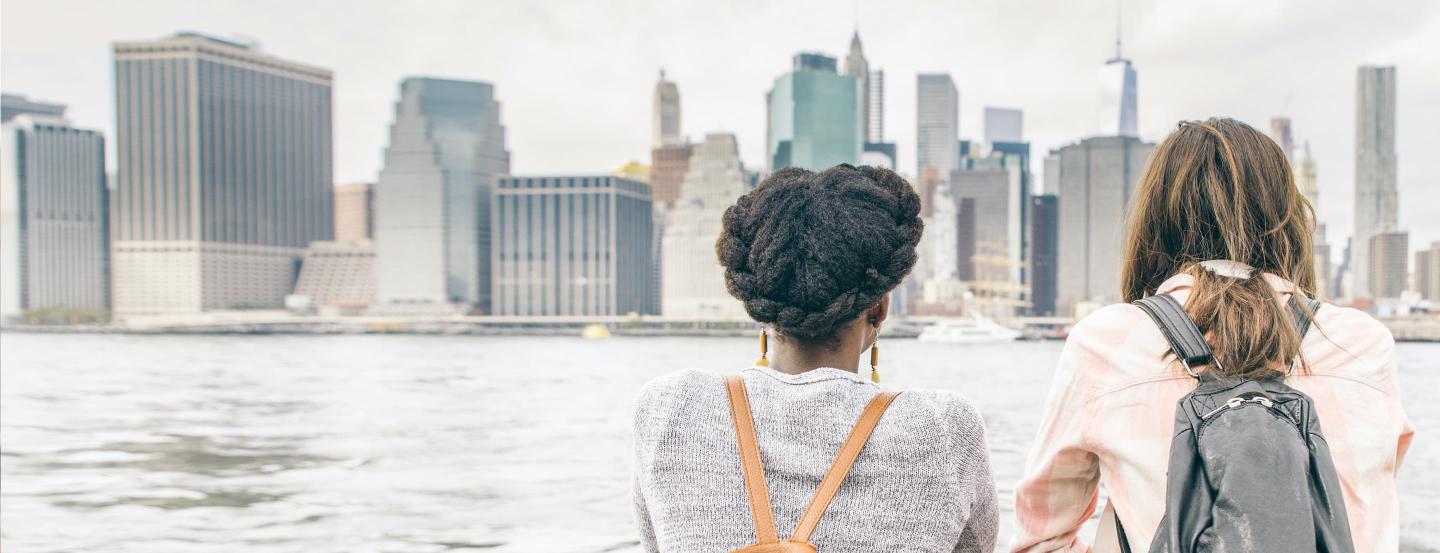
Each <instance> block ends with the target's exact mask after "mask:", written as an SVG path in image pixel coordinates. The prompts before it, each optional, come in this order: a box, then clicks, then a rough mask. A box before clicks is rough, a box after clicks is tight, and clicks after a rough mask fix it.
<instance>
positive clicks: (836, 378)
mask: <svg viewBox="0 0 1440 553" xmlns="http://www.w3.org/2000/svg"><path fill="white" fill-rule="evenodd" d="M919 213H920V197H919V196H918V195H916V193H915V191H914V190H913V189H912V188H911V187H910V184H909V183H907V182H905V180H904V179H902V178H900V176H899V175H896V174H895V173H893V172H891V171H889V170H886V169H882V168H872V167H852V166H849V165H839V166H836V167H833V168H831V169H828V170H825V171H822V172H819V173H815V172H811V171H806V170H803V169H796V168H786V169H781V170H779V171H777V172H775V173H774V174H772V175H770V176H769V178H766V179H765V181H764V182H762V183H760V186H758V187H757V188H756V189H755V190H754V191H752V192H750V193H749V194H746V195H745V196H743V197H741V198H740V199H739V200H738V201H737V202H736V203H735V205H733V206H731V207H730V208H729V209H727V210H726V211H725V216H724V222H723V227H724V228H723V229H722V230H721V234H720V237H719V240H717V241H716V243H715V250H716V254H717V255H718V257H719V260H720V265H721V266H722V267H723V268H724V271H725V284H726V287H727V288H728V289H729V291H730V294H731V295H733V296H735V298H736V299H738V300H740V301H741V302H742V303H743V304H744V306H745V311H746V312H747V313H749V314H750V317H751V318H753V319H755V320H756V321H757V322H759V323H761V324H762V325H764V328H765V329H767V330H768V331H762V334H761V339H760V344H761V354H760V359H759V360H758V361H756V363H755V365H754V366H752V367H750V368H747V369H744V370H742V371H740V373H739V374H732V375H730V376H722V375H718V374H713V373H708V372H702V371H699V370H686V371H681V372H677V373H673V374H670V375H666V376H663V377H660V378H658V379H656V380H654V381H652V382H651V383H649V384H648V385H647V386H646V387H645V389H644V391H643V392H642V393H641V396H640V399H639V401H638V406H637V409H636V413H635V436H636V441H635V444H636V469H635V506H636V511H637V517H638V523H639V526H640V530H641V532H640V534H641V541H642V543H643V544H644V546H645V548H646V550H647V551H683V552H726V551H735V550H739V549H741V548H745V549H744V551H766V552H772V553H782V552H806V553H813V552H814V551H816V550H818V551H820V552H824V553H835V552H846V551H856V552H859V551H920V552H945V553H950V552H957V551H958V552H970V551H976V552H978V551H985V552H989V551H993V550H994V547H995V534H996V518H997V515H996V496H995V484H994V480H993V478H992V477H991V473H990V463H989V457H988V449H987V448H986V445H985V427H984V424H983V421H982V420H981V418H980V415H979V414H978V413H977V412H976V410H975V408H974V406H973V405H971V404H970V402H969V401H967V400H965V399H964V398H962V397H961V396H959V395H958V394H955V393H952V392H939V391H907V392H905V393H904V394H898V393H896V392H891V391H883V390H881V389H880V388H879V386H878V385H877V383H878V381H879V379H878V372H877V371H876V364H877V362H878V348H877V347H875V343H876V340H877V338H878V337H879V335H880V330H881V327H882V325H883V324H884V322H885V319H886V315H887V311H888V310H889V307H890V291H891V290H893V289H894V288H895V287H896V286H898V285H899V284H900V282H901V281H902V280H904V278H905V276H906V275H907V274H908V273H909V272H910V269H911V268H912V267H914V265H915V259H916V253H915V245H916V243H918V242H919V241H920V234H921V231H922V230H923V227H924V225H923V224H922V222H921V220H920V216H919ZM767 342H768V343H767ZM767 346H768V347H767ZM867 350H868V351H869V352H870V356H869V359H870V369H869V370H870V374H871V378H865V377H862V376H860V374H859V369H860V360H861V357H862V355H863V354H864V353H865V352H866V351H867ZM872 380H873V381H872ZM857 420H858V422H857ZM847 432H848V436H847ZM812 498H813V499H812ZM791 528H794V531H793V532H790V529H791ZM750 544H759V546H758V547H755V548H753V549H752V548H746V546H747V545H750ZM812 544H813V545H812ZM752 547H753V546H752Z"/></svg>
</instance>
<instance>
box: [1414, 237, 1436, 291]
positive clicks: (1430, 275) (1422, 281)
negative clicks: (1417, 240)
mask: <svg viewBox="0 0 1440 553" xmlns="http://www.w3.org/2000/svg"><path fill="white" fill-rule="evenodd" d="M1415 291H1416V292H1419V293H1420V297H1421V298H1424V299H1427V300H1430V301H1440V242H1434V243H1431V244H1430V249H1428V250H1420V251H1418V252H1415Z"/></svg>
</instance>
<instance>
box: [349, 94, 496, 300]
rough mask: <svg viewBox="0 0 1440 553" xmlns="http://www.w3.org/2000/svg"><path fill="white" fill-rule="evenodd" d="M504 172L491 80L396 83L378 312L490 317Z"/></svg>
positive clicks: (382, 211)
mask: <svg viewBox="0 0 1440 553" xmlns="http://www.w3.org/2000/svg"><path fill="white" fill-rule="evenodd" d="M509 172H510V153H509V151H508V150H506V148H505V127H504V126H503V125H501V122H500V103H499V102H498V101H496V100H495V89H494V86H493V85H491V84H490V83H485V82H478V81H460V80H451V79H436V78H428V77H427V78H408V79H405V80H404V81H402V82H401V83H400V99H399V100H397V101H396V102H395V118H394V120H393V122H392V123H391V125H390V142H389V145H387V146H386V148H385V166H384V168H383V169H381V170H380V178H379V181H378V182H377V183H376V190H375V210H376V211H375V225H376V230H375V267H376V279H377V280H376V305H375V307H376V308H377V309H380V310H383V311H387V312H394V313H411V312H413V313H433V312H455V311H458V312H469V313H490V312H491V303H490V291H491V286H490V274H491V268H490V266H489V264H490V261H491V255H490V253H491V252H490V247H491V246H490V244H491V239H490V231H491V225H490V220H489V218H490V216H491V209H490V201H491V189H492V187H493V184H494V180H495V179H496V178H497V177H499V176H500V175H505V174H508V173H509Z"/></svg>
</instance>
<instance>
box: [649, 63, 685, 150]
mask: <svg viewBox="0 0 1440 553" xmlns="http://www.w3.org/2000/svg"><path fill="white" fill-rule="evenodd" d="M651 110H652V111H651V115H650V124H651V130H650V144H651V147H654V148H659V147H661V146H672V145H675V144H684V143H685V136H684V135H683V134H681V132H680V87H678V86H676V85H675V83H674V82H673V81H667V80H665V70H664V69H661V70H660V80H659V81H656V82H655V99H654V101H653V102H652V103H651Z"/></svg>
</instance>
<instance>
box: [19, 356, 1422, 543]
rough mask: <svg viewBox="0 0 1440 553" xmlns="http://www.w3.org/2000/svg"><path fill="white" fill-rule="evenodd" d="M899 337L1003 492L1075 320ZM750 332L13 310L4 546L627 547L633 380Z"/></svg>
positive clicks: (909, 361)
mask: <svg viewBox="0 0 1440 553" xmlns="http://www.w3.org/2000/svg"><path fill="white" fill-rule="evenodd" d="M890 344H891V345H889V346H888V347H887V348H886V350H885V359H884V369H885V376H886V379H887V383H888V384H891V385H894V386H896V387H901V388H905V387H910V388H916V387H938V388H951V389H956V390H960V391H962V392H963V393H965V394H966V395H968V396H969V397H970V398H971V399H972V400H973V401H974V402H975V403H976V404H977V405H978V406H979V408H980V410H981V411H982V412H983V413H984V414H985V418H986V422H987V424H988V427H989V432H990V436H989V437H990V445H991V448H992V452H991V453H992V455H993V459H994V466H995V473H996V478H997V480H998V482H999V485H1000V494H1001V498H1000V502H1001V505H1002V508H1004V507H1007V506H1008V505H1010V504H1011V501H1012V491H1013V484H1014V482H1015V480H1016V479H1017V478H1018V477H1019V476H1020V472H1021V470H1022V468H1023V463H1024V455H1025V451H1026V449H1027V448H1028V446H1029V442H1030V439H1031V435H1032V434H1033V432H1034V431H1035V427H1036V425H1037V423H1038V417H1039V414H1040V408H1041V402H1042V401H1043V398H1044V395H1045V390H1046V386H1047V384H1048V381H1049V376H1050V373H1051V370H1052V368H1053V364H1054V362H1055V359H1056V357H1057V355H1058V353H1059V351H1060V344H1059V343H1058V342H1023V343H1016V344H1008V345H1003V346H958V345H944V344H932V343H922V342H916V341H913V340H894V341H891V342H890ZM754 347H755V346H754V340H751V339H739V338H735V339H722V338H612V339H608V340H599V341H582V340H580V339H578V338H576V339H571V338H490V337H483V338H482V337H458V336H457V337H442V336H399V335H394V336H380V335H370V336H128V335H86V334H16V333H6V334H3V335H0V480H3V486H0V547H3V549H4V550H5V551H6V552H8V553H29V552H61V551H75V552H79V551H109V552H128V551H145V552H170V551H176V552H179V551H184V552H211V551H214V552H219V551H226V552H230V551H258V552H291V551H295V552H299V551H304V552H307V553H318V552H332V551H333V552H350V551H359V552H368V551H375V552H380V551H385V552H431V551H481V550H483V551H491V552H577V553H581V552H583V553H595V552H604V551H635V550H637V546H636V542H635V538H634V535H633V534H634V532H633V530H632V526H631V518H630V517H631V511H630V498H629V494H630V486H629V470H630V442H629V440H630V409H631V401H632V400H633V398H634V396H635V393H636V391H637V390H638V389H639V387H640V386H641V385H642V384H643V383H644V382H645V381H646V380H648V379H650V378H652V377H654V376H656V375H659V374H662V373H664V372H667V371H670V370H674V369H676V368H680V367H693V366H700V367H703V368H707V369H711V370H717V371H723V370H734V369H737V368H739V367H742V366H745V365H746V364H748V363H749V362H750V361H751V360H753V359H754V357H755V351H754ZM1399 357H1400V367H1401V369H1400V375H1401V382H1402V384H1403V386H1404V393H1405V397H1404V400H1405V402H1406V408H1407V410H1408V412H1409V414H1410V418H1411V421H1412V423H1413V424H1414V425H1415V427H1416V428H1417V429H1418V431H1419V439H1417V440H1416V442H1415V445H1414V447H1413V448H1412V449H1411V451H1410V455H1409V457H1408V459H1407V461H1406V463H1405V467H1404V469H1403V470H1402V473H1401V477H1400V485H1401V489H1402V492H1401V502H1402V503H1401V510H1402V513H1403V519H1402V523H1401V526H1402V528H1401V533H1402V536H1403V538H1402V539H1403V542H1404V549H1405V550H1406V551H1440V476H1437V474H1440V445H1437V444H1440V407H1437V404H1436V402H1435V401H1434V400H1433V397H1432V396H1433V395H1434V393H1435V392H1436V391H1437V390H1440V344H1401V345H1400V346H1399ZM1007 510H1008V509H1007ZM1009 519H1010V517H1009V514H1008V513H1002V521H1004V524H1005V526H1003V527H1002V544H1003V542H1004V541H1006V536H1008V535H1009V533H1010V528H1009V524H1010V522H1009Z"/></svg>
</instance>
